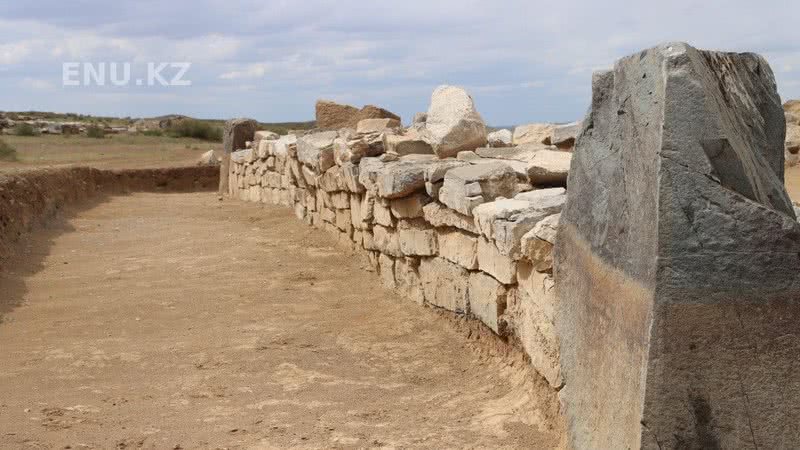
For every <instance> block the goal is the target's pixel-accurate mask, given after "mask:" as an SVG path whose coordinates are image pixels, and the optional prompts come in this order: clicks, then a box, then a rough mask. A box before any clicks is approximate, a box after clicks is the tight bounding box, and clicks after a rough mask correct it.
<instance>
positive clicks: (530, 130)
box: [511, 123, 553, 145]
mask: <svg viewBox="0 0 800 450" xmlns="http://www.w3.org/2000/svg"><path fill="white" fill-rule="evenodd" d="M552 133H553V125H552V124H550V123H530V124H526V125H520V126H518V127H516V128H514V136H513V137H512V139H511V140H512V142H513V143H514V145H522V144H544V145H550V136H551V135H552Z"/></svg>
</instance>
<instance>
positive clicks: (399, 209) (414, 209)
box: [389, 192, 431, 219]
mask: <svg viewBox="0 0 800 450" xmlns="http://www.w3.org/2000/svg"><path fill="white" fill-rule="evenodd" d="M430 201H431V199H430V197H428V196H427V195H425V194H423V193H421V192H419V193H415V194H411V195H409V196H408V197H403V198H398V199H394V200H392V201H390V202H389V206H390V207H391V210H392V215H393V216H394V217H397V218H398V219H415V218H417V217H422V215H423V213H422V208H423V207H424V206H425V205H426V204H428V202H430Z"/></svg>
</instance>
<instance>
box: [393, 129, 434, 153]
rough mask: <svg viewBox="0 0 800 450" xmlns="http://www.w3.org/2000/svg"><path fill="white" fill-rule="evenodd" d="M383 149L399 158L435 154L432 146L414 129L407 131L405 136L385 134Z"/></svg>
mask: <svg viewBox="0 0 800 450" xmlns="http://www.w3.org/2000/svg"><path fill="white" fill-rule="evenodd" d="M383 148H384V150H385V151H386V152H388V153H394V154H396V155H397V156H405V155H432V154H433V148H432V147H431V145H430V144H429V143H427V142H426V141H425V140H424V139H422V136H420V135H419V133H418V132H417V131H416V130H414V129H409V130H406V131H405V132H404V133H403V134H397V133H384V134H383Z"/></svg>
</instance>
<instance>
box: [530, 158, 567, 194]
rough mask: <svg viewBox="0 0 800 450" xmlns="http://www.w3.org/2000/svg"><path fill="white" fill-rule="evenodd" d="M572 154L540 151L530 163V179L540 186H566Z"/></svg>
mask: <svg viewBox="0 0 800 450" xmlns="http://www.w3.org/2000/svg"><path fill="white" fill-rule="evenodd" d="M571 160H572V153H569V152H562V151H554V150H540V151H538V152H535V153H534V154H533V155H532V156H531V158H530V160H529V161H528V179H529V180H530V182H531V183H532V184H534V185H539V186H566V183H567V174H568V173H569V167H570V161H571Z"/></svg>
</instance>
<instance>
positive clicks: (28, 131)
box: [14, 122, 39, 136]
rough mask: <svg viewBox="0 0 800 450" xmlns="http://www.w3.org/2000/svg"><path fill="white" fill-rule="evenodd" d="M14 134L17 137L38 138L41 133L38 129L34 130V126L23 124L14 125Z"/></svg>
mask: <svg viewBox="0 0 800 450" xmlns="http://www.w3.org/2000/svg"><path fill="white" fill-rule="evenodd" d="M14 134H16V135H17V136H36V135H38V134H39V132H38V131H37V130H36V128H33V125H31V124H29V123H24V122H23V123H18V124H16V125H14Z"/></svg>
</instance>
